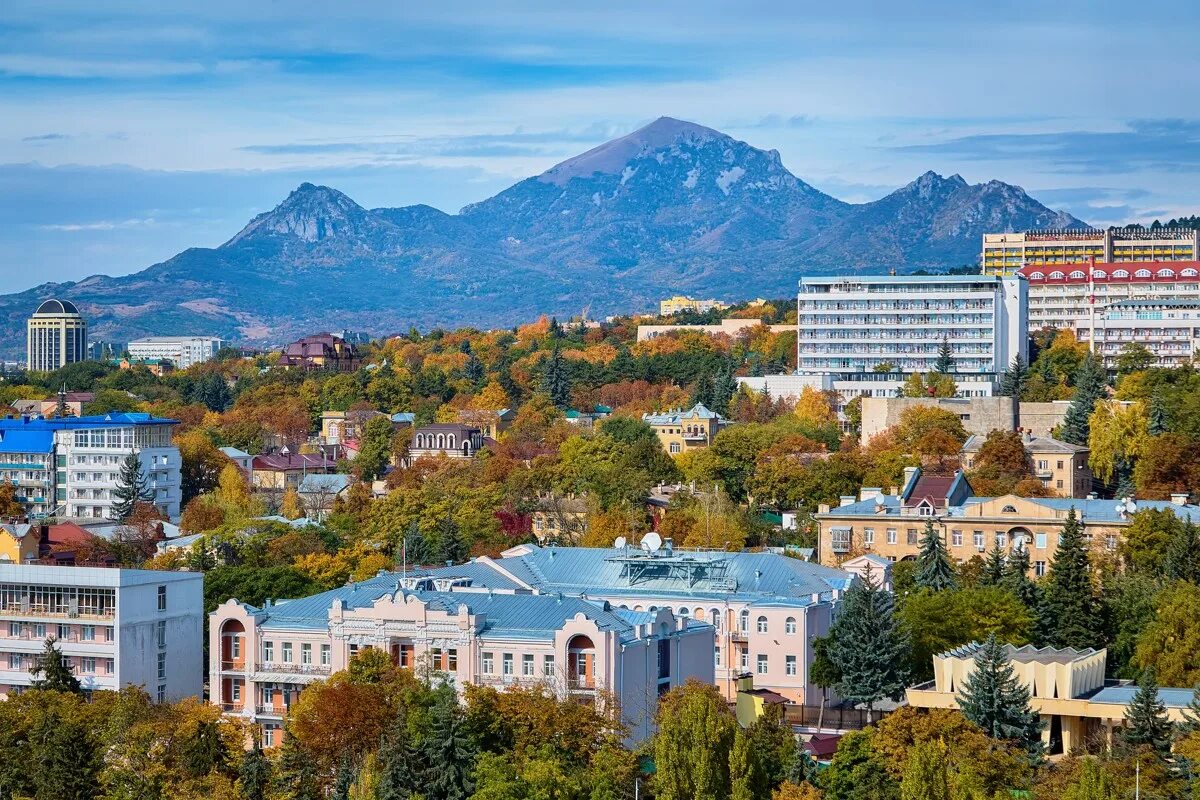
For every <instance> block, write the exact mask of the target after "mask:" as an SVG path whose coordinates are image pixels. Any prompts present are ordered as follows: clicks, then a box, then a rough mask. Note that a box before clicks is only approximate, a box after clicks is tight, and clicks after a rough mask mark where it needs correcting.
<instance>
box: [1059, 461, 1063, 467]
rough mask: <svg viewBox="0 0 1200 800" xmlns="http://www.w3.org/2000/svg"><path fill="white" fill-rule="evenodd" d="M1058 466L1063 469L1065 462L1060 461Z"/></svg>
mask: <svg viewBox="0 0 1200 800" xmlns="http://www.w3.org/2000/svg"><path fill="white" fill-rule="evenodd" d="M1058 468H1059V469H1062V468H1063V462H1061V461H1059V462H1058Z"/></svg>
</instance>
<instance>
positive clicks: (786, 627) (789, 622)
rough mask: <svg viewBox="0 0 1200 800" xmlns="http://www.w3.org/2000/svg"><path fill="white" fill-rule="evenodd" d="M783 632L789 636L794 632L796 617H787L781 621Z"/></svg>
mask: <svg viewBox="0 0 1200 800" xmlns="http://www.w3.org/2000/svg"><path fill="white" fill-rule="evenodd" d="M783 632H784V633H786V634H787V635H788V636H791V635H792V634H794V633H795V632H796V618H795V617H788V618H787V619H786V620H785V621H784V623H783Z"/></svg>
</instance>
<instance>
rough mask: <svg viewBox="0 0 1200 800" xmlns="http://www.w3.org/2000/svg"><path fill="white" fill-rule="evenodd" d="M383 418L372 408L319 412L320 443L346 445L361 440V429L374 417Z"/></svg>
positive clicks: (379, 412)
mask: <svg viewBox="0 0 1200 800" xmlns="http://www.w3.org/2000/svg"><path fill="white" fill-rule="evenodd" d="M382 416H385V415H384V413H383V412H382V411H376V410H375V409H373V408H356V409H351V410H350V411H323V412H321V443H322V444H346V443H348V442H350V441H352V440H357V439H360V438H362V433H363V428H364V427H365V426H366V424H367V423H368V422H370V421H371V420H372V419H374V418H375V417H382Z"/></svg>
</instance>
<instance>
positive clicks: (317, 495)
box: [296, 473, 354, 522]
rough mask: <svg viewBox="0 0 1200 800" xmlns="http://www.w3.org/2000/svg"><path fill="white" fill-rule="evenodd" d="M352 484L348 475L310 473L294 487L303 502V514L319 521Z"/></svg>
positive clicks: (351, 479)
mask: <svg viewBox="0 0 1200 800" xmlns="http://www.w3.org/2000/svg"><path fill="white" fill-rule="evenodd" d="M353 484H354V479H353V478H351V476H349V475H344V474H341V473H334V474H332V475H325V474H320V473H312V474H309V475H305V476H304V478H303V479H302V480H301V481H300V483H299V485H298V486H297V487H296V493H297V494H299V495H300V502H302V503H303V504H304V514H305V516H306V517H308V518H309V519H311V520H314V521H316V522H321V521H323V520H324V519H325V517H327V516H328V515H329V512H330V511H332V510H333V504H334V502H335V501H336V500H337V499H338V498H339V497H345V496H346V493H347V492H349V491H350V487H351V486H352V485H353Z"/></svg>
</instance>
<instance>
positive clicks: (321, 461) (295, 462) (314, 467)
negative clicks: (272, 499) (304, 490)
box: [250, 450, 337, 492]
mask: <svg viewBox="0 0 1200 800" xmlns="http://www.w3.org/2000/svg"><path fill="white" fill-rule="evenodd" d="M336 466H337V462H335V461H334V460H333V459H330V458H326V457H325V456H324V455H320V454H315V453H289V452H287V451H286V450H284V451H281V452H279V453H264V454H263V455H258V456H254V460H253V461H252V462H251V479H250V483H251V485H252V486H253V487H254V488H255V489H264V490H273V491H279V492H282V491H285V490H287V489H295V488H297V487H298V486H299V485H300V482H301V481H302V480H304V478H305V476H307V475H308V474H310V473H313V474H318V475H324V474H328V473H331V472H333V471H334V469H335V468H336Z"/></svg>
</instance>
